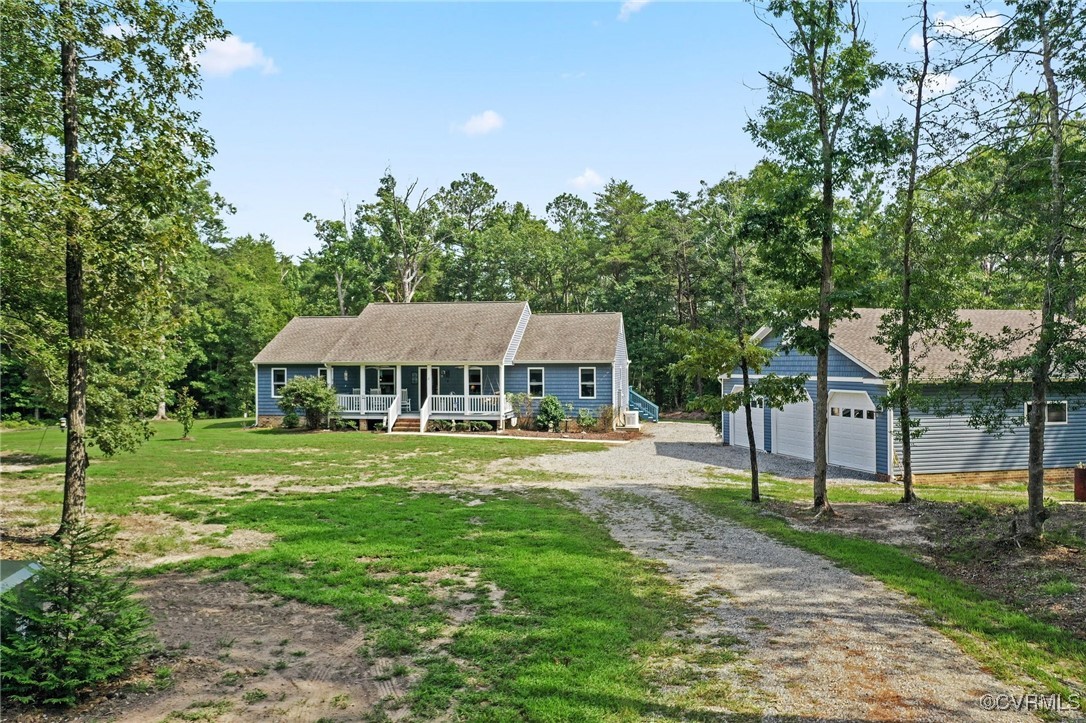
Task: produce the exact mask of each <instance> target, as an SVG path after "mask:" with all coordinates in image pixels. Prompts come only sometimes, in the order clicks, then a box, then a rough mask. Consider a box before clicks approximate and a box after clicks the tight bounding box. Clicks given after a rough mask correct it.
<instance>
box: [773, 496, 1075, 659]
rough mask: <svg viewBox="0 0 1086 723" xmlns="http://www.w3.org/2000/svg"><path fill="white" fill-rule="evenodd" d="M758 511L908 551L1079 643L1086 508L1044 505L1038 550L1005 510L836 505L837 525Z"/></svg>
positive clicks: (798, 507) (805, 510) (800, 508)
mask: <svg viewBox="0 0 1086 723" xmlns="http://www.w3.org/2000/svg"><path fill="white" fill-rule="evenodd" d="M919 494H921V495H923V490H920V491H919ZM764 506H765V508H766V510H767V512H768V513H769V514H776V515H780V516H782V517H784V518H785V519H786V520H787V521H788V522H789V523H790V524H791V525H792V526H793V527H796V528H799V529H803V530H820V531H828V532H835V533H838V534H844V535H852V536H855V537H862V538H864V539H868V540H872V541H874V542H882V543H886V544H890V545H896V546H899V547H904V548H906V549H908V550H912V551H914V552H915V553H917V554H918V555H919V556H920V557H921V558H922V559H923V561H924V562H926V563H927V564H929V565H932V566H933V567H935V568H936V569H937V570H939V571H940V572H942V573H943V574H945V575H947V576H949V577H951V578H954V579H956V580H960V581H962V582H964V583H967V584H969V585H972V586H974V587H977V588H979V589H981V590H982V591H983V592H985V593H986V594H988V595H990V596H992V597H994V598H996V599H998V600H1001V601H1003V602H1005V603H1007V604H1008V605H1011V606H1012V607H1015V608H1017V609H1020V610H1022V611H1023V612H1025V613H1026V614H1028V615H1030V616H1031V617H1034V618H1037V619H1038V620H1044V621H1047V622H1050V623H1053V624H1055V625H1058V626H1060V627H1062V628H1064V629H1065V630H1067V631H1069V632H1070V633H1072V634H1073V635H1075V636H1076V637H1078V638H1080V639H1083V640H1086V615H1083V614H1082V611H1083V610H1084V609H1086V505H1082V504H1075V503H1073V502H1067V503H1062V504H1054V505H1051V506H1050V507H1049V512H1050V515H1051V517H1050V519H1049V520H1048V522H1047V523H1046V525H1045V530H1046V537H1047V539H1046V540H1045V541H1044V542H1042V543H1034V542H1028V541H1026V540H1024V539H1022V538H1021V537H1016V536H1015V535H1014V534H1013V532H1012V523H1013V522H1014V521H1015V519H1016V516H1017V515H1020V514H1021V513H1020V511H1019V510H1016V509H1015V508H1014V507H1011V506H1002V507H1000V506H996V507H992V506H982V505H979V504H975V503H944V502H929V501H924V500H921V501H919V502H917V503H915V504H913V505H901V504H882V503H874V502H872V503H864V504H842V503H837V504H835V505H834V510H835V511H836V512H837V517H822V518H820V519H818V520H817V521H816V520H813V519H812V515H811V511H810V508H809V507H807V506H806V505H804V504H798V503H782V502H770V503H765V505H764Z"/></svg>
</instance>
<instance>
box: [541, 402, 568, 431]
mask: <svg viewBox="0 0 1086 723" xmlns="http://www.w3.org/2000/svg"><path fill="white" fill-rule="evenodd" d="M565 418H566V410H565V409H563V408H562V403H561V402H560V401H558V397H555V396H552V395H549V394H548V395H547V396H545V397H543V398H542V399H541V400H539V414H538V415H536V421H537V422H538V424H539V426H540V427H541V428H542V429H545V430H547V431H550V432H557V431H558V430H559V428H560V427H561V425H562V422H563V421H565Z"/></svg>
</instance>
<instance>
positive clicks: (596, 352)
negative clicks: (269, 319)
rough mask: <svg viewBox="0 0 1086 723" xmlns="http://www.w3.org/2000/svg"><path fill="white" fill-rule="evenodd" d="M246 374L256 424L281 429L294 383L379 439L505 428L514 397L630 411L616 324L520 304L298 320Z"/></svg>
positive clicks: (391, 309)
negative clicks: (477, 423) (438, 427)
mask: <svg viewBox="0 0 1086 723" xmlns="http://www.w3.org/2000/svg"><path fill="white" fill-rule="evenodd" d="M253 369H254V374H255V376H256V417H257V423H258V424H260V425H272V426H275V425H278V424H280V423H281V422H282V416H283V412H282V410H281V409H280V408H279V405H278V401H279V400H278V397H279V393H278V392H279V390H280V389H281V388H282V387H283V385H285V384H286V383H287V381H288V380H290V379H292V378H294V377H298V376H306V377H320V378H321V379H323V380H325V381H326V382H327V384H328V386H330V387H332V388H333V389H335V391H336V396H337V399H338V402H339V409H340V416H341V417H342V418H344V419H357V420H361V421H366V422H381V423H383V424H385V425H386V428H387V429H389V430H392V429H396V430H422V431H425V429H426V424H427V422H428V421H429V420H431V419H451V420H484V421H489V422H492V423H494V424H495V425H496V426H497V427H499V428H500V427H504V425H505V424H506V422H507V420H512V418H513V416H514V410H513V407H512V405H511V404H510V403H509V401H508V399H507V396H506V395H508V394H515V393H524V394H528V395H530V396H531V398H532V399H534V400H539V399H542V398H543V397H544V396H545V395H550V396H556V397H558V399H559V400H560V401H561V402H562V404H563V406H566V405H569V407H571V408H572V409H573V412H574V414H576V413H577V412H578V411H579V410H581V409H588V410H590V411H591V412H592V413H593V414H598V412H599V410H600V408H601V407H604V406H610V407H612V408H613V409H614V410H615V415H616V417H619V416H620V415H621V413H622V412H623V411H625V410H626V409H628V407H629V381H628V379H629V359H628V357H627V354H626V334H625V330H624V327H623V323H622V315H621V314H611V313H598V314H533V313H532V310H531V309H530V308H529V306H528V304H527V303H526V302H455V303H413V304H384V303H375V304H370V305H369V306H367V307H366V308H365V309H364V310H363V311H362V313H361V314H359V315H358V316H356V317H325V316H307V317H296V318H294V319H292V320H291V321H290V322H289V323H288V324H287V325H286V326H285V327H284V328H283V330H282V331H280V332H279V334H277V335H276V337H275V338H274V339H272V340H271V341H270V342H269V343H268V345H267V346H265V347H264V349H263V350H261V352H260V353H259V354H257V356H256V358H255V359H253ZM536 404H538V402H536ZM567 408H568V407H567Z"/></svg>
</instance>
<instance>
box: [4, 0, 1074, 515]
mask: <svg viewBox="0 0 1086 723" xmlns="http://www.w3.org/2000/svg"><path fill="white" fill-rule="evenodd" d="M914 8H915V11H916V12H915V17H914V18H912V19H911V20H910V21H909V22H910V23H911V24H912V28H911V31H914V32H915V35H916V38H917V39H918V42H915V43H911V44H912V45H913V46H914V48H915V51H916V52H915V53H914V56H913V59H912V60H910V61H908V62H902V63H890V62H886V61H884V60H882V59H880V58H879V57H878V54H877V53H876V50H875V48H874V46H873V45H872V44H871V43H870V42H869V41H868V40H867V39H866V38H865V37H864V27H863V17H862V13H861V12H860V8H859V5H858V3H856V2H854V1H851V0H770V1H769V2H766V3H758V4H755V5H754V12H757V13H758V14H759V15H760V16H761V17H762V18H763V19H764V20H765V21H766V23H767V25H769V26H771V27H772V29H773V32H768V31H767V36H766V38H767V41H769V40H771V39H772V38H774V37H775V38H776V39H777V41H778V42H781V43H782V44H783V46H784V48H785V49H786V50H787V54H788V62H787V64H786V66H785V67H784V68H782V69H780V70H776V71H773V70H770V69H765V72H764V73H763V74H762V77H763V80H764V84H765V103H764V105H763V107H762V108H761V109H760V110H759V112H757V113H756V114H754V115H753V116H752V118H751V120H750V122H749V123H748V126H747V128H746V132H747V133H748V134H749V136H750V137H751V138H752V139H753V140H754V142H755V143H756V144H757V145H758V146H760V147H761V148H762V149H763V150H764V151H765V158H764V160H762V161H761V162H760V163H758V164H757V166H756V167H755V168H753V169H751V171H750V172H749V173H746V174H730V175H727V176H725V177H723V178H714V179H706V181H705V182H703V183H701V184H700V185H699V186H698V187H697V188H688V189H682V190H677V191H675V192H674V193H672V194H671V195H670V196H668V197H666V198H662V199H650V198H648V197H647V196H645V195H644V194H643V193H641V192H639V191H638V190H637V189H636V188H635V186H634V185H633V184H632V183H630V182H629V181H626V180H621V179H612V180H610V181H609V182H607V183H606V184H605V185H604V186H603V187H602V188H601V190H600V191H598V192H597V193H595V194H594V195H593V198H592V199H591V201H586V200H584V199H582V198H580V197H578V196H575V195H571V194H561V195H558V196H557V197H556V198H554V200H553V201H551V202H550V203H548V204H547V205H546V207H545V208H544V209H534V210H533V209H530V208H529V207H528V206H526V205H525V204H523V203H519V202H515V201H513V202H510V201H504V200H501V199H500V196H499V191H498V189H497V188H496V187H495V186H494V185H492V184H491V183H490V182H488V181H487V180H486V179H485V178H483V177H482V176H481V175H479V174H478V173H473V172H470V170H469V169H465V170H466V171H468V172H465V173H464V174H463V175H461V176H460V177H459V178H456V179H450V181H449V182H448V183H447V185H445V186H443V187H441V188H437V189H424V188H420V187H419V185H418V183H417V182H413V181H412V180H411V178H410V176H407V177H399V178H398V177H397V176H395V175H394V174H393V172H392V171H391V170H390V171H386V172H385V174H384V175H383V177H381V178H380V179H378V180H377V181H376V188H375V189H374V191H373V194H372V197H371V200H368V201H366V202H364V203H361V204H358V205H356V206H355V207H351V206H350V205H349V204H347V203H346V202H345V203H344V204H343V208H342V213H341V214H340V215H339V217H338V218H321V217H318V216H315V215H312V214H309V215H307V216H306V219H307V220H308V221H309V222H311V223H312V225H313V232H314V246H313V249H312V250H311V251H310V252H308V253H306V254H305V255H303V256H302V257H301V258H297V259H294V258H289V257H286V256H284V255H282V254H281V253H279V252H278V251H277V249H276V247H275V244H274V241H273V240H272V239H271V238H270V237H268V236H259V237H253V236H240V237H232V236H230V235H229V234H228V233H227V232H226V230H225V229H226V225H225V223H224V220H223V219H224V218H226V217H227V216H228V215H229V212H230V207H229V204H228V200H227V199H222V198H220V197H219V196H218V195H217V194H216V193H215V191H214V189H212V188H211V187H210V186H209V184H208V182H207V180H206V178H207V173H208V171H209V169H210V164H211V159H212V157H213V153H214V144H213V139H212V138H211V137H210V136H209V135H208V134H207V133H206V131H204V130H203V129H202V128H201V127H200V125H199V117H198V114H196V113H194V112H193V111H192V110H191V108H192V107H193V105H194V103H195V102H196V100H197V99H198V94H199V85H200V78H199V69H198V67H197V66H196V62H195V58H196V57H197V55H198V52H199V50H200V48H202V47H203V45H204V44H205V43H206V42H208V41H209V40H212V39H216V38H221V37H223V36H224V35H225V30H224V28H223V27H222V25H221V23H220V22H219V21H218V20H217V19H216V18H215V17H214V15H213V13H212V12H211V9H210V7H209V6H208V5H206V4H204V3H201V2H197V3H194V4H193V5H192V6H191V7H189V6H186V7H185V8H179V7H176V6H174V5H170V4H166V3H158V2H154V1H152V2H148V3H141V4H139V5H138V6H132V5H130V4H110V3H105V4H95V5H84V4H79V3H74V2H71V1H69V0H61V1H60V2H58V3H53V4H50V3H32V2H29V1H28V0H3V13H2V15H0V27H2V30H3V36H4V38H5V42H4V43H3V46H2V47H0V71H2V73H0V84H2V87H0V90H2V95H0V104H2V112H3V120H4V122H3V125H2V127H0V143H2V145H0V159H2V188H0V190H2V192H3V201H2V203H3V207H2V213H3V224H2V228H0V241H2V243H3V254H2V255H0V272H2V277H3V280H4V294H3V295H2V296H0V320H2V327H0V335H2V336H0V344H2V350H3V354H2V357H0V364H2V367H0V371H2V373H3V375H4V393H3V395H2V397H0V405H2V412H3V414H4V415H6V416H7V417H8V418H10V417H11V416H12V415H28V414H32V413H33V411H34V410H36V409H42V410H45V411H46V412H47V413H48V414H49V415H51V416H59V415H61V414H64V415H66V416H67V418H68V422H69V451H68V465H67V467H68V469H67V472H66V480H67V488H69V490H70V491H73V494H74V491H78V490H79V489H80V488H81V484H82V482H81V481H82V480H83V479H84V478H85V466H86V463H87V458H86V454H85V446H86V444H87V443H93V444H96V445H98V446H99V447H100V448H101V449H102V451H103V452H105V453H112V452H114V451H118V450H123V449H132V448H134V447H135V446H137V445H138V444H139V443H140V441H141V440H143V439H145V438H146V437H147V436H148V435H150V434H151V433H152V431H153V427H151V426H150V425H149V424H148V422H149V420H150V419H151V418H152V417H153V416H154V415H155V414H156V412H157V413H159V414H161V413H163V412H165V411H166V409H167V408H168V407H169V405H170V404H172V403H173V399H174V398H175V395H176V394H177V392H178V391H180V390H181V389H182V388H183V387H187V389H188V394H189V395H191V397H192V398H193V399H195V401H196V403H197V404H198V408H199V410H200V411H201V413H203V414H207V415H212V416H228V415H229V416H232V415H241V414H246V413H251V411H252V410H251V406H250V405H251V404H252V398H253V383H254V380H253V371H252V367H251V365H250V360H251V359H252V358H253V356H255V354H256V353H257V351H259V349H260V348H261V347H262V346H263V345H264V344H265V343H267V341H268V340H270V339H271V337H272V336H274V335H275V333H276V332H278V331H279V329H281V328H282V326H283V325H284V324H285V323H286V321H287V320H289V319H290V318H291V317H292V316H294V315H299V314H322V315H323V314H341V315H350V314H357V313H358V312H359V311H361V309H362V308H364V307H365V305H366V304H368V303H372V302H374V301H393V302H420V301H459V300H462V301H481V300H502V299H521V300H526V301H528V302H529V303H530V304H531V306H532V308H533V309H534V310H535V311H537V312H586V311H620V312H622V313H623V315H624V319H625V323H626V334H627V338H628V342H629V352H630V357H631V368H630V384H631V387H632V388H634V389H636V390H638V391H640V392H641V393H643V394H645V395H646V396H649V397H650V398H652V399H653V400H654V401H656V402H657V403H659V404H661V405H662V406H663V407H665V408H671V409H679V408H685V407H687V406H689V405H691V404H695V405H700V406H702V407H708V404H709V403H708V400H710V399H714V398H715V399H720V391H721V390H720V387H719V383H718V381H717V377H718V374H719V373H720V372H722V371H731V369H732V368H733V366H732V363H733V362H734V366H735V367H741V368H742V369H743V370H744V371H745V372H748V373H749V372H750V371H751V370H752V369H757V368H760V366H761V365H763V364H764V363H765V359H764V358H761V357H759V354H758V352H757V350H756V349H754V348H753V345H752V344H751V343H750V338H751V335H752V334H753V332H754V331H755V330H756V329H757V328H758V327H759V326H761V325H762V324H765V323H770V322H772V323H773V325H774V327H775V328H776V329H778V330H780V331H782V332H784V333H785V334H786V335H787V337H788V339H789V340H790V343H791V344H792V345H793V346H794V347H796V348H798V349H801V350H804V351H808V352H810V353H812V354H813V355H815V356H816V357H817V359H818V373H817V375H816V376H817V379H816V381H817V394H816V398H815V405H816V419H817V420H818V421H817V423H816V430H815V431H816V439H815V450H816V473H815V479H814V487H813V502H814V504H815V506H816V507H817V508H820V509H827V510H831V508H830V507H829V500H828V495H827V490H826V473H825V470H826V459H825V444H824V440H825V434H826V427H825V418H826V415H825V411H826V409H825V407H826V399H827V394H828V370H827V359H828V349H829V330H830V328H831V326H832V324H833V323H834V321H836V320H839V319H843V318H846V317H847V316H848V315H849V314H850V313H851V310H852V309H854V308H858V307H884V308H887V309H889V310H890V312H889V313H888V314H887V316H886V318H885V319H884V321H883V325H882V331H881V337H880V340H881V341H882V343H884V344H885V345H886V347H887V348H888V350H890V351H891V353H892V355H893V357H894V358H895V359H896V362H895V364H894V367H893V368H892V369H890V370H887V379H888V382H889V389H890V391H889V395H888V397H887V399H886V400H885V403H886V404H889V405H893V406H894V407H895V409H896V410H898V417H899V419H900V421H901V427H902V429H904V430H907V432H908V433H907V434H905V436H904V439H903V443H904V450H903V451H904V456H905V460H904V461H905V469H906V487H905V495H904V496H905V498H906V499H907V500H908V499H911V498H912V495H913V492H912V489H911V466H910V463H909V441H910V440H911V438H912V436H913V435H914V434H918V433H919V430H917V429H916V427H915V423H914V422H913V421H912V419H911V414H910V413H911V411H912V409H914V408H915V407H916V406H917V405H919V404H921V403H923V400H922V399H921V397H920V387H919V386H918V385H917V383H916V380H917V379H918V378H920V377H921V376H922V374H923V364H924V359H923V354H922V353H919V354H918V353H916V352H915V351H914V349H915V348H916V344H915V342H916V341H917V340H918V339H923V340H924V341H926V342H932V341H936V340H941V341H944V342H946V343H954V344H956V345H958V346H959V347H960V348H962V350H963V358H965V359H966V360H967V362H968V364H966V365H965V367H964V368H963V370H962V375H963V377H962V378H963V380H969V381H970V382H977V381H978V380H984V381H986V382H990V384H986V385H980V387H977V388H976V389H974V390H973V396H972V397H971V399H972V402H971V406H970V407H969V412H970V414H972V415H973V417H974V419H975V421H976V423H977V424H982V425H986V426H989V427H991V428H993V429H998V428H1000V426H1001V425H1004V426H1005V425H1006V424H1007V423H1008V417H1007V413H1006V410H1007V409H1013V408H1014V407H1015V405H1016V404H1018V403H1019V402H1020V401H1030V402H1032V405H1033V406H1032V407H1031V409H1032V410H1033V411H1032V412H1031V415H1030V419H1029V420H1028V422H1029V425H1030V436H1031V445H1030V446H1031V456H1030V480H1031V484H1030V503H1031V505H1030V507H1031V515H1032V516H1031V524H1033V525H1035V527H1036V529H1040V527H1041V526H1042V525H1043V515H1044V510H1043V446H1042V442H1043V432H1044V424H1045V420H1044V413H1045V412H1044V409H1045V400H1046V399H1047V395H1048V394H1050V393H1051V392H1052V391H1053V390H1054V389H1061V390H1063V391H1067V390H1069V389H1070V388H1071V386H1069V383H1070V382H1075V381H1078V382H1081V380H1082V378H1083V377H1086V373H1084V372H1086V370H1084V367H1086V362H1084V359H1086V351H1084V348H1083V347H1084V346H1086V340H1084V339H1083V338H1082V333H1081V329H1082V326H1081V324H1082V321H1083V318H1082V317H1083V313H1084V312H1083V304H1082V301H1083V297H1084V292H1083V280H1082V268H1083V263H1082V262H1083V258H1082V257H1083V253H1084V242H1083V237H1084V229H1086V219H1084V218H1083V215H1084V213H1086V203H1084V202H1083V194H1084V190H1086V141H1084V139H1083V118H1082V114H1081V111H1082V97H1083V96H1082V85H1083V83H1084V82H1086V61H1084V58H1086V52H1084V43H1086V41H1084V38H1083V35H1084V31H1083V28H1084V27H1086V22H1084V20H1086V13H1084V9H1083V3H1082V1H1081V0H1021V1H1019V2H1012V3H1010V4H1009V5H1008V6H1007V11H1006V12H1005V13H1004V14H1002V15H996V14H994V13H992V14H990V13H987V12H985V11H984V9H983V8H981V9H980V10H979V11H978V14H977V15H975V16H972V17H973V18H974V20H973V21H970V22H961V23H957V24H955V23H954V22H949V21H947V20H946V19H945V18H941V17H936V16H934V15H932V14H931V13H930V12H929V10H928V7H927V3H926V2H925V1H924V0H921V1H920V2H919V3H917V4H916V5H915V6H914ZM975 18H980V19H981V21H977V20H975ZM908 30H909V29H908V28H906V27H905V26H903V31H908ZM880 93H881V94H883V95H885V94H886V93H889V94H891V95H892V96H894V97H899V98H900V99H901V100H902V102H901V103H900V104H898V106H897V107H900V109H901V112H900V113H897V112H889V111H886V110H883V109H882V108H881V107H880V108H875V107H873V103H874V102H875V101H876V99H877V98H878V97H879V94H880ZM891 107H894V106H891ZM735 132H739V131H738V129H736V130H735ZM964 307H974V308H975V307H989V308H1029V309H1037V310H1039V323H1038V327H1037V329H1036V330H1034V331H1036V332H1037V334H1036V335H1035V337H1031V339H1035V341H1031V344H1030V348H1029V351H1028V352H1027V353H1024V354H1021V355H1017V356H1015V357H1014V358H1013V359H1005V358H1004V359H1002V360H1000V362H999V363H998V364H993V363H992V359H993V358H994V355H992V354H991V353H990V352H991V349H992V346H991V344H993V343H995V344H997V345H998V344H1003V345H1004V346H1006V345H1008V344H1010V343H1011V341H1012V340H1010V339H1004V340H996V341H995V342H992V341H991V340H988V341H987V342H986V341H985V340H980V339H970V338H969V332H968V330H967V329H962V328H961V327H960V326H959V325H958V324H956V322H955V318H954V315H953V311H954V310H955V309H957V308H964ZM986 343H987V344H989V346H987V347H986V346H985V344H986ZM748 376H749V374H748ZM773 383H776V382H763V385H762V387H761V388H758V387H757V386H756V385H755V384H753V383H750V384H748V385H747V386H746V388H745V389H744V391H743V392H742V393H741V394H740V395H738V396H736V397H733V398H730V399H727V398H726V399H725V403H727V404H731V405H733V406H735V405H743V404H747V405H749V404H750V402H751V400H752V399H753V398H754V397H755V396H758V395H761V396H766V397H768V398H771V399H778V400H783V399H786V398H787V395H788V391H787V388H786V387H787V385H781V387H780V388H777V389H771V388H768V386H767V385H771V384H773ZM1061 385H1062V386H1061ZM1019 408H1020V407H1019ZM747 417H748V420H749V419H750V415H749V414H748V415H747ZM820 441H821V443H820ZM752 465H754V466H756V459H754V458H752ZM67 498H68V496H67V495H66V499H67ZM71 504H72V506H73V509H75V510H76V511H78V509H79V508H80V505H81V502H80V499H78V495H75V498H73V499H72V500H71ZM66 519H67V517H66Z"/></svg>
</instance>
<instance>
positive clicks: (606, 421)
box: [596, 404, 615, 432]
mask: <svg viewBox="0 0 1086 723" xmlns="http://www.w3.org/2000/svg"><path fill="white" fill-rule="evenodd" d="M596 413H597V414H599V415H600V419H599V427H600V431H601V432H610V431H611V430H612V429H614V428H615V408H614V407H612V406H611V405H610V404H605V405H603V406H602V407H600V408H599V409H598V410H596Z"/></svg>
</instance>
